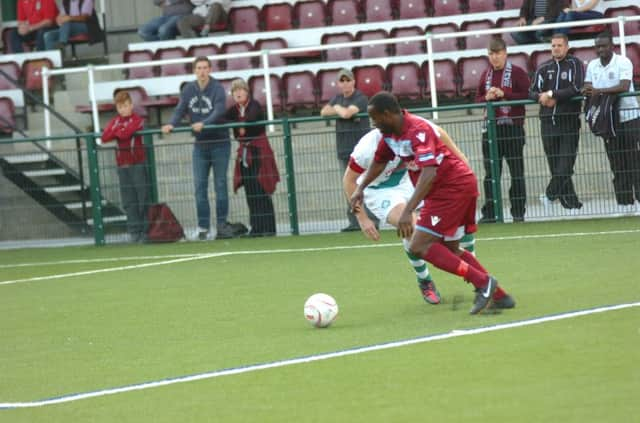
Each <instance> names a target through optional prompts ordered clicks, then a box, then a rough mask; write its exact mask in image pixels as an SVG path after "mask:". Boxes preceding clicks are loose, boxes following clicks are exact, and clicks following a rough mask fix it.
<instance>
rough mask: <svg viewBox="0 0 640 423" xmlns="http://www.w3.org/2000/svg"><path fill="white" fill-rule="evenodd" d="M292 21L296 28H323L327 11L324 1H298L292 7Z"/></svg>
mask: <svg viewBox="0 0 640 423" xmlns="http://www.w3.org/2000/svg"><path fill="white" fill-rule="evenodd" d="M293 20H294V26H295V27H296V28H316V27H324V26H325V25H326V24H327V9H326V7H325V4H324V1H322V0H311V1H299V2H296V4H295V5H294V6H293Z"/></svg>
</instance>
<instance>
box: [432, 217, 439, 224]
mask: <svg viewBox="0 0 640 423" xmlns="http://www.w3.org/2000/svg"><path fill="white" fill-rule="evenodd" d="M438 223H440V218H439V217H438V216H431V226H436V225H437V224H438Z"/></svg>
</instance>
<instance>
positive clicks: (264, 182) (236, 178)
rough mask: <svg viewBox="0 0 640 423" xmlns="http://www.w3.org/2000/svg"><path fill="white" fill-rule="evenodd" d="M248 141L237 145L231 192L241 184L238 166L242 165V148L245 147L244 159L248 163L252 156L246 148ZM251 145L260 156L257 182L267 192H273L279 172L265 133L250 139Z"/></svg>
mask: <svg viewBox="0 0 640 423" xmlns="http://www.w3.org/2000/svg"><path fill="white" fill-rule="evenodd" d="M248 145H249V143H246V142H241V143H240V146H238V151H237V154H238V156H237V159H236V166H235V168H234V170H233V192H237V191H238V188H240V187H241V186H242V174H241V173H240V166H242V157H243V150H244V149H246V160H247V162H248V164H249V165H251V161H252V160H253V157H252V156H251V149H250V148H247V146H248ZM251 147H253V148H255V149H256V151H257V154H258V157H260V169H258V183H259V184H260V186H261V187H262V189H263V190H264V192H266V193H267V194H273V193H274V191H275V190H276V185H277V184H278V182H279V181H280V174H279V173H278V166H277V165H276V159H275V156H274V154H273V150H272V149H271V146H270V145H269V140H268V139H267V136H266V135H265V134H262V135H261V136H259V137H257V138H255V139H253V140H251Z"/></svg>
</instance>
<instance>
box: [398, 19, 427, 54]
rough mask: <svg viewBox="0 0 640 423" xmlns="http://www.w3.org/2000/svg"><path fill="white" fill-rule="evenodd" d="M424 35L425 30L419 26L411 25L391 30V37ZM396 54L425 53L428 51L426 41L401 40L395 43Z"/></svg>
mask: <svg viewBox="0 0 640 423" xmlns="http://www.w3.org/2000/svg"><path fill="white" fill-rule="evenodd" d="M418 35H422V36H424V31H423V30H422V28H420V27H418V26H410V27H405V28H394V29H393V30H392V31H391V38H403V37H413V36H418ZM394 51H395V55H396V56H408V55H411V54H424V53H425V52H426V51H427V44H426V42H425V41H412V42H406V41H405V42H399V43H396V44H394Z"/></svg>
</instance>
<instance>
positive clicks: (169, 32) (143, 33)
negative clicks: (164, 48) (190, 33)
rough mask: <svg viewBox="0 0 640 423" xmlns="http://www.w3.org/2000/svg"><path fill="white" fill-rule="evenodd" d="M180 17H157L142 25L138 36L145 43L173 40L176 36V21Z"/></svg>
mask: <svg viewBox="0 0 640 423" xmlns="http://www.w3.org/2000/svg"><path fill="white" fill-rule="evenodd" d="M181 17H182V16H158V17H157V18H153V19H151V20H150V21H149V22H147V23H146V24H144V25H142V26H141V27H140V29H139V30H138V35H140V37H141V38H142V39H143V40H145V41H160V40H173V39H174V38H176V35H178V19H180V18H181Z"/></svg>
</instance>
